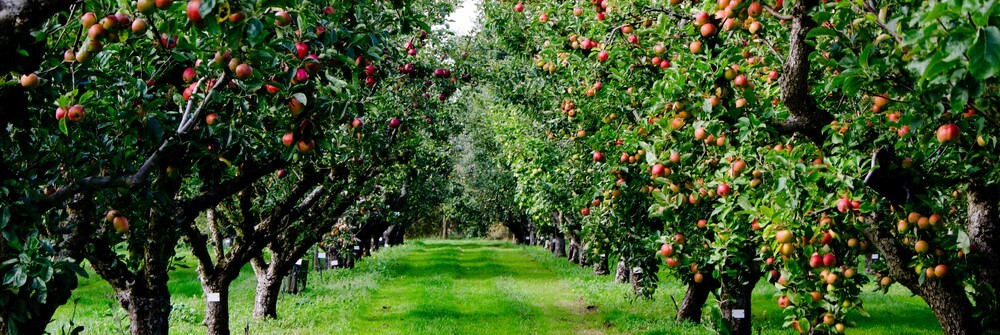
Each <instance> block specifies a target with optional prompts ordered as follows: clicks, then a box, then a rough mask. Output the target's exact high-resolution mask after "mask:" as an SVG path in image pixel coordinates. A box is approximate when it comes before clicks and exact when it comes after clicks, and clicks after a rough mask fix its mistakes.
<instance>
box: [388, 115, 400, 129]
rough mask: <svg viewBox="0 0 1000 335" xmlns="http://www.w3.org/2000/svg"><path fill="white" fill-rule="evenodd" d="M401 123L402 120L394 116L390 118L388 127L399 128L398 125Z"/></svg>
mask: <svg viewBox="0 0 1000 335" xmlns="http://www.w3.org/2000/svg"><path fill="white" fill-rule="evenodd" d="M402 124H403V121H400V120H399V118H395V117H394V118H392V120H389V128H392V129H396V128H399V126H400V125H402Z"/></svg>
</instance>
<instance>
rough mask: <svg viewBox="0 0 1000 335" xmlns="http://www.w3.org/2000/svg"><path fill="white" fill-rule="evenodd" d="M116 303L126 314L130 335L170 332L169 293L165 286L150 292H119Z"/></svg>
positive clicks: (162, 334) (152, 334)
mask: <svg viewBox="0 0 1000 335" xmlns="http://www.w3.org/2000/svg"><path fill="white" fill-rule="evenodd" d="M117 295H118V302H119V303H121V305H122V307H124V308H125V311H126V312H127V314H128V319H129V333H130V334H132V335H166V334H168V333H169V331H170V323H169V317H170V310H171V308H172V307H171V306H170V292H168V291H167V288H166V286H163V287H159V288H156V289H151V290H141V291H140V290H138V289H137V288H131V289H129V290H126V291H119V292H118V293H117Z"/></svg>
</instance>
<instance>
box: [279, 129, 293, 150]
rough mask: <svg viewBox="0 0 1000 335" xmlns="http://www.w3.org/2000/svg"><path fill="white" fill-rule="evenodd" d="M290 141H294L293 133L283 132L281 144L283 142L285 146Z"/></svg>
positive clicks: (289, 143)
mask: <svg viewBox="0 0 1000 335" xmlns="http://www.w3.org/2000/svg"><path fill="white" fill-rule="evenodd" d="M292 143H295V134H294V133H292V132H287V133H285V135H282V136H281V144H283V145H284V146H286V147H288V146H291V145H292Z"/></svg>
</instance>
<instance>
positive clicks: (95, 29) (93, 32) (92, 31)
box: [87, 24, 107, 40]
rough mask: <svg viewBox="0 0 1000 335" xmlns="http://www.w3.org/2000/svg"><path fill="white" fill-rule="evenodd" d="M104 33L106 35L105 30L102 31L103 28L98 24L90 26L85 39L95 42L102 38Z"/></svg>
mask: <svg viewBox="0 0 1000 335" xmlns="http://www.w3.org/2000/svg"><path fill="white" fill-rule="evenodd" d="M105 33H107V29H104V26H102V25H99V24H95V25H92V26H90V28H88V29H87V37H89V38H90V39H91V40H97V39H99V38H101V37H103V36H104V34H105Z"/></svg>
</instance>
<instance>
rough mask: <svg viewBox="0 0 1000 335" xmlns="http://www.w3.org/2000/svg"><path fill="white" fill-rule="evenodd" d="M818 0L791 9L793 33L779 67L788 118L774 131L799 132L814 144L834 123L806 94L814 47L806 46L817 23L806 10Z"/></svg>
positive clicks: (811, 0) (809, 0) (776, 126)
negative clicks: (782, 64)
mask: <svg viewBox="0 0 1000 335" xmlns="http://www.w3.org/2000/svg"><path fill="white" fill-rule="evenodd" d="M816 5H817V0H804V1H796V2H795V5H794V6H793V7H792V29H791V31H790V32H789V48H788V57H787V58H786V61H785V63H784V66H783V67H782V72H783V73H782V76H781V79H780V80H779V81H780V84H781V100H782V102H783V103H784V105H785V107H786V108H788V112H789V113H790V114H791V116H790V117H789V118H788V120H785V121H783V122H780V123H778V124H777V125H775V128H777V129H778V131H779V132H782V133H794V132H799V133H802V134H803V135H805V136H806V137H808V138H809V139H810V140H812V141H813V142H815V143H822V142H823V127H824V126H826V125H827V124H829V123H830V122H831V121H833V119H834V118H833V115H832V114H830V112H828V111H826V110H824V109H821V108H820V107H819V104H817V103H816V99H815V98H813V96H812V95H811V94H810V91H809V70H810V65H811V64H810V61H809V54H810V53H812V51H813V46H812V45H810V44H809V43H808V42H806V36H807V35H808V34H809V31H810V30H812V29H813V28H815V27H816V22H815V21H813V19H812V17H811V16H809V10H811V9H812V8H813V7H815V6H816Z"/></svg>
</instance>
